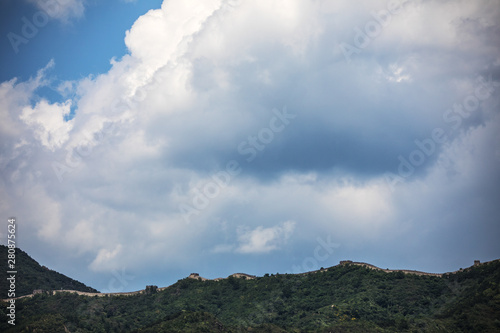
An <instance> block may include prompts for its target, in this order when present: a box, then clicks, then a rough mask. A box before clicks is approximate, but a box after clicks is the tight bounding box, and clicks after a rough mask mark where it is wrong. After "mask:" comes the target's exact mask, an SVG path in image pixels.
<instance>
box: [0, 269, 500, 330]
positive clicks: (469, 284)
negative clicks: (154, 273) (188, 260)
mask: <svg viewBox="0 0 500 333" xmlns="http://www.w3.org/2000/svg"><path fill="white" fill-rule="evenodd" d="M499 283H500V261H496V262H492V263H489V264H483V265H480V266H477V267H471V268H469V269H466V270H463V271H461V272H458V273H455V274H448V275H445V276H444V277H442V278H440V277H432V276H417V275H413V274H403V273H401V272H395V273H385V272H381V271H376V270H371V269H368V268H364V267H360V266H355V265H341V266H336V267H332V268H329V269H327V270H325V271H323V272H318V273H313V274H306V275H287V274H279V275H271V276H265V277H260V278H256V279H251V280H250V279H243V278H233V277H230V278H228V279H225V280H221V281H198V280H194V279H189V278H186V279H182V280H179V281H178V282H177V283H176V284H174V285H173V286H171V287H169V288H167V289H165V290H163V291H161V292H157V293H153V294H150V295H146V294H141V295H135V296H109V297H88V296H78V295H76V294H69V293H58V294H55V295H47V294H41V295H36V296H34V297H33V298H26V299H22V300H17V301H16V314H17V316H16V319H17V321H16V326H15V327H9V326H10V325H8V324H7V323H6V320H3V321H2V322H1V323H0V331H2V332H51V333H52V332H68V331H69V332H137V333H139V332H325V333H326V332H498V331H500V320H499V319H500V290H499ZM2 312H3V313H2V315H3V317H4V318H6V316H5V313H6V304H4V305H3V306H2Z"/></svg>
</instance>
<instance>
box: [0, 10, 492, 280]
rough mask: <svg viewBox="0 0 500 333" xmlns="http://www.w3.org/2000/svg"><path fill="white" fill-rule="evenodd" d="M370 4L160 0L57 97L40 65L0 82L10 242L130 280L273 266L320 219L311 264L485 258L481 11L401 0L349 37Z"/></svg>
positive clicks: (292, 257) (488, 193)
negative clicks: (320, 258) (96, 69)
mask: <svg viewBox="0 0 500 333" xmlns="http://www.w3.org/2000/svg"><path fill="white" fill-rule="evenodd" d="M388 6H389V5H388V2H386V1H369V2H368V1H367V2H365V3H363V4H362V5H359V4H356V5H354V4H351V3H349V2H347V1H346V2H344V1H336V2H334V3H333V2H330V1H298V0H297V1H278V0H276V1H217V0H214V1H203V2H200V1H194V0H193V1H165V2H164V3H163V5H162V7H161V8H160V9H154V10H151V11H149V12H148V13H147V14H145V15H144V16H142V17H140V18H138V20H137V21H136V22H135V24H134V25H133V26H132V27H131V28H130V30H129V31H128V32H127V33H126V38H125V43H126V45H127V47H128V49H129V53H128V54H126V55H124V56H123V57H122V58H120V59H118V60H117V59H114V60H112V68H111V69H110V70H109V72H107V73H105V74H102V75H98V76H90V77H88V78H85V79H82V80H80V81H78V82H59V83H58V84H59V86H60V87H61V92H63V91H64V92H66V94H64V96H74V97H73V98H70V99H65V98H63V97H61V100H60V101H59V102H57V103H53V104H51V103H50V102H48V101H46V100H45V99H43V98H41V97H39V96H37V89H38V88H40V87H42V86H44V85H45V84H47V81H46V80H47V75H46V73H47V71H50V70H51V68H50V67H51V66H48V68H45V69H43V70H41V71H40V72H39V73H38V75H36V76H35V77H33V78H32V79H30V80H28V81H26V82H18V81H16V80H15V79H13V80H11V81H7V82H3V83H2V84H1V86H0V103H1V104H0V105H1V113H0V117H1V119H2V122H1V124H0V129H1V133H0V135H1V137H2V154H1V160H0V162H1V164H0V166H1V168H2V187H1V189H2V192H1V196H2V205H0V211H1V212H2V215H4V216H10V215H16V216H17V217H18V219H19V221H22V223H23V227H22V229H21V230H24V235H23V236H22V237H20V244H21V245H22V243H23V242H24V244H26V246H27V247H28V248H31V249H37V248H42V247H43V248H50V249H53V251H60V252H59V253H60V254H59V255H58V256H59V257H60V259H61V262H68V261H69V260H70V259H72V258H74V257H76V258H79V259H78V260H80V262H81V263H84V265H86V266H87V267H88V268H89V269H90V270H91V271H93V272H110V271H117V270H119V269H121V268H123V267H128V269H129V270H130V271H132V272H133V274H135V275H136V276H140V275H141V273H140V272H141V271H143V270H148V269H149V270H151V271H154V270H155V269H157V267H163V268H162V269H163V271H162V269H160V271H162V272H165V271H172V272H173V271H175V272H178V271H182V270H183V269H190V268H191V267H196V266H197V265H201V266H203V265H204V263H205V264H207V263H210V264H212V267H211V268H206V269H207V270H209V271H210V272H211V274H219V273H217V272H221V271H222V272H224V270H226V269H227V270H231V269H233V268H234V269H237V268H240V267H241V269H245V268H249V269H254V270H255V271H252V272H250V273H257V274H259V273H262V272H261V271H259V270H265V269H269V267H271V269H274V268H272V267H277V268H276V269H281V270H282V271H283V270H290V269H291V266H292V264H293V263H294V261H297V260H298V261H301V260H303V258H304V257H307V256H311V255H312V251H313V249H314V247H315V246H316V242H317V237H318V236H320V235H325V234H327V235H330V236H331V237H332V238H333V239H334V240H335V241H336V242H337V243H339V244H340V246H339V248H338V249H337V250H336V251H337V252H336V253H335V254H332V257H331V262H329V263H328V264H334V263H335V262H336V261H337V260H338V259H340V256H349V257H352V258H354V259H360V260H364V261H369V260H371V261H373V263H374V264H379V265H382V266H384V265H386V263H387V264H394V265H397V264H401V263H410V264H413V267H414V268H421V269H425V270H432V269H434V270H439V269H443V267H445V269H454V268H456V266H454V265H463V263H464V262H465V264H467V263H468V261H470V260H472V259H471V258H473V257H481V258H484V259H493V257H497V256H498V254H499V250H500V248H499V247H498V245H497V243H496V242H495V237H494V236H493V235H498V232H499V231H500V230H499V225H498V222H497V220H496V217H498V213H499V212H498V208H497V205H496V204H495V202H498V199H499V192H498V189H497V188H496V187H495V186H493V184H496V183H498V180H499V172H498V170H499V168H498V166H499V164H500V161H499V153H498V152H499V149H500V140H499V137H498V134H497V133H499V132H498V127H499V118H498V117H499V116H498V105H499V104H498V103H499V98H498V96H499V94H498V89H499V86H498V84H497V82H498V67H499V66H500V57H499V50H498V43H497V41H498V23H497V22H498V21H499V20H498V19H499V16H500V15H499V10H498V8H497V6H495V2H494V1H476V2H466V1H458V2H457V1H456V2H442V1H408V2H406V3H404V5H402V6H401V8H400V10H399V11H398V12H397V13H396V14H391V17H390V22H389V23H388V24H385V23H384V24H383V26H382V25H380V27H379V28H380V31H378V32H377V33H376V34H374V33H371V36H368V32H369V31H367V30H366V29H367V28H366V27H367V26H368V27H369V26H370V24H372V25H373V24H374V23H373V22H377V20H376V17H377V18H379V19H380V17H381V16H380V15H382V14H381V11H386V12H385V13H388V12H387V10H388ZM75 8H76V7H75ZM360 31H361V32H363V33H364V34H366V36H368V37H366V38H368V39H366V41H367V43H366V45H365V44H363V45H359V43H358V42H359V41H357V39H356V38H357V37H359V36H357V34H359V32H360ZM347 44H349V45H351V46H352V47H356V48H357V50H358V51H357V52H354V53H352V54H350V56H349V59H346V56H345V52H343V51H342V48H341V47H340V45H347ZM55 63H56V66H57V59H55ZM49 65H52V64H49ZM488 82H489V83H488ZM481 87H482V88H481ZM479 88H481V89H482V90H481V93H482V95H481V96H482V97H481V98H478V97H476V100H477V103H476V104H475V105H472V104H469V106H467V105H465V106H464V103H466V102H470V101H471V98H469V96H476V95H475V91H476V90H477V89H479ZM486 91H487V92H488V93H487V96H486V95H485V94H486ZM467 98H469V99H467ZM472 102H475V100H474V101H472ZM456 104H462V105H463V107H464V108H465V109H467V108H469V109H470V111H467V110H465V111H460V109H457V108H456V107H455V105H456ZM71 110H73V112H74V117H73V116H69V114H70V112H71ZM283 114H288V115H289V117H288V118H287V117H284V116H283ZM458 122H459V123H458ZM436 129H438V130H439V129H441V130H442V133H441V132H440V133H441V136H440V138H441V139H442V140H438V141H439V142H437V141H433V146H432V152H430V151H429V150H428V151H427V152H426V151H424V150H425V149H424V148H421V146H419V144H417V143H416V141H418V142H420V143H421V142H429V140H434V139H433V133H434V132H435V130H436ZM426 140H427V141H426ZM427 147H429V146H427ZM429 149H430V148H429ZM416 150H420V151H422V153H419V154H417V155H419V156H417V155H415V154H414V155H412V153H413V152H414V151H416ZM412 156H413V157H412ZM400 157H401V158H403V159H405V161H408V163H412V161H416V158H417V157H420V158H421V160H419V162H418V163H413V165H412V168H413V170H412V172H403V173H401V172H400V170H401V167H400V165H401V163H402V162H401V161H402V159H401V158H400ZM422 157H423V160H422ZM412 158H413V160H412ZM403 169H404V168H403ZM406 171H408V170H406ZM388 175H390V177H388ZM395 177H399V178H395ZM284 221H287V222H284ZM291 221H293V222H291ZM465 238H467V240H468V241H467V242H466V243H467V245H466V246H463V244H464V242H463V240H464V239H465ZM394 249H398V251H396V252H397V253H395V252H394V251H393V250H394ZM64 253H72V255H71V256H66V255H64ZM278 254H279V255H278ZM436 254H438V257H439V258H441V259H439V260H436V261H435V263H434V264H433V265H431V264H429V262H428V260H429V258H431V257H432V256H434V255H436ZM264 256H265V258H267V261H266V264H264V265H261V266H259V262H260V261H262V258H264ZM222 257H223V258H226V259H227V260H226V261H225V263H226V264H227V265H226V266H224V265H222V264H220V262H219V260H220V258H222ZM158 263H160V265H159V266H158ZM61 265H63V264H61ZM207 265H208V264H207ZM326 265H327V264H323V266H326ZM446 265H448V266H446ZM415 266H416V267H415ZM241 269H240V270H241ZM229 273H231V272H228V274H229ZM80 274H83V273H80ZM220 274H222V273H220ZM98 283H101V284H105V282H102V281H99V282H98ZM138 283H142V282H138Z"/></svg>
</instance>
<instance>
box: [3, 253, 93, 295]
mask: <svg viewBox="0 0 500 333" xmlns="http://www.w3.org/2000/svg"><path fill="white" fill-rule="evenodd" d="M7 250H8V248H7V246H5V245H0V270H1V272H2V277H3V278H2V279H0V298H1V299H5V298H7V290H8V289H9V288H8V281H7V278H6V272H7V271H9V269H8V268H7V253H8V252H7ZM16 271H17V274H16V296H24V295H29V294H31V293H33V290H35V289H43V290H60V289H71V290H79V291H88V292H97V290H95V289H93V288H90V287H87V286H86V285H84V284H83V283H81V282H78V281H76V280H73V279H72V278H69V277H67V276H65V275H63V274H61V273H58V272H56V271H53V270H50V269H48V268H47V267H44V266H40V264H39V263H38V262H36V260H34V259H33V258H31V257H30V256H29V255H28V254H27V253H26V252H24V251H23V250H21V249H16Z"/></svg>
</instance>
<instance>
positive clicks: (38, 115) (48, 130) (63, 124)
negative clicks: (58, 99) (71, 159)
mask: <svg viewBox="0 0 500 333" xmlns="http://www.w3.org/2000/svg"><path fill="white" fill-rule="evenodd" d="M70 108H71V100H68V101H66V102H65V103H62V104H59V103H55V104H50V103H49V102H47V101H46V100H41V101H40V102H38V103H37V104H36V105H35V107H34V108H31V107H29V106H27V107H25V108H23V110H22V113H21V116H20V118H21V120H23V121H24V122H25V123H26V124H27V125H29V126H31V127H33V132H34V133H33V134H34V135H35V136H36V137H37V139H38V140H40V142H41V143H42V145H44V146H45V147H47V148H48V149H50V150H52V151H54V150H55V149H56V148H59V147H61V146H62V145H63V144H64V143H65V142H66V141H67V140H68V138H69V131H70V130H71V128H72V127H73V126H72V125H73V124H72V121H66V120H65V119H64V117H65V116H68V115H69V113H70V111H71V110H70Z"/></svg>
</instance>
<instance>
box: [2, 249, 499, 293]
mask: <svg viewBox="0 0 500 333" xmlns="http://www.w3.org/2000/svg"><path fill="white" fill-rule="evenodd" d="M499 260H500V259H495V260H491V261H487V262H483V263H481V262H480V261H479V260H474V265H472V266H470V267H467V268H465V269H460V270H457V271H453V272H447V273H426V272H421V271H415V270H408V269H383V268H380V267H377V266H375V265H372V264H368V263H365V262H357V261H351V260H342V261H341V262H340V263H339V264H337V265H335V266H331V267H329V268H333V267H337V266H342V265H355V266H362V267H366V268H369V269H374V270H379V271H382V272H386V273H396V272H403V273H405V274H415V275H425V276H435V277H443V276H444V275H447V274H454V273H457V272H461V271H464V270H467V269H470V268H471V267H474V266H479V265H485V264H489V263H492V262H495V261H499ZM329 268H323V269H319V270H315V271H310V272H305V273H298V274H294V275H307V274H313V273H319V272H326V271H327V270H328V269H329ZM230 277H234V278H245V279H255V278H257V276H255V275H250V274H245V273H234V274H231V275H229V276H228V277H227V278H216V279H207V278H204V277H201V276H200V275H199V274H198V273H191V274H190V275H189V276H188V277H187V278H189V279H195V280H200V281H220V280H224V279H228V278H230ZM171 286H172V285H170V286H167V287H161V288H158V287H157V286H146V289H142V290H138V291H131V292H119V293H90V292H85V291H78V290H51V291H43V290H34V291H33V293H32V294H30V295H24V296H19V297H16V298H14V299H21V298H26V297H33V296H34V295H37V294H42V293H49V294H56V293H73V294H78V295H82V296H89V297H95V296H96V297H105V296H133V295H139V294H151V293H156V292H157V291H162V290H165V289H167V288H169V287H171ZM9 300H10V298H8V299H4V300H3V301H5V302H7V301H9Z"/></svg>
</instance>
